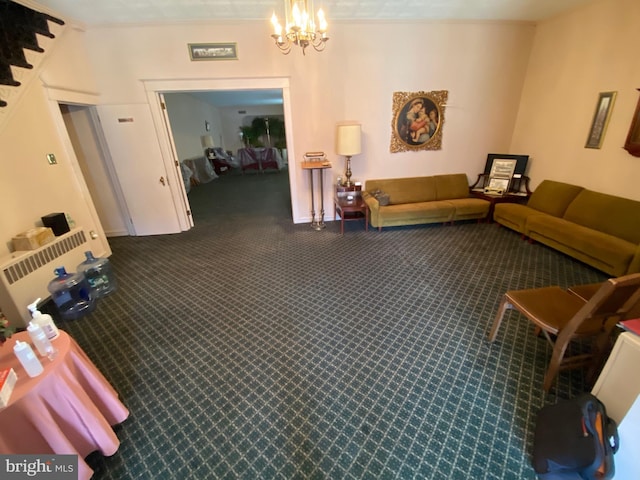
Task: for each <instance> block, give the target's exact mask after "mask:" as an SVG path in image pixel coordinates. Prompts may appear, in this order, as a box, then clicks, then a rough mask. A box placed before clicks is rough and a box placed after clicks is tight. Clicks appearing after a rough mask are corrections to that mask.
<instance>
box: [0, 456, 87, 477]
mask: <svg viewBox="0 0 640 480" xmlns="http://www.w3.org/2000/svg"><path fill="white" fill-rule="evenodd" d="M0 478H1V479H2V480H5V479H6V480H19V479H20V480H22V479H31V478H35V479H41V478H46V479H48V480H76V479H77V478H78V456H77V455H0Z"/></svg>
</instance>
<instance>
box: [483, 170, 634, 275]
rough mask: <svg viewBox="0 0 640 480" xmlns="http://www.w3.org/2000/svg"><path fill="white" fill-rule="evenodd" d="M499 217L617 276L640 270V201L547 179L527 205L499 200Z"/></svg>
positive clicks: (529, 235)
mask: <svg viewBox="0 0 640 480" xmlns="http://www.w3.org/2000/svg"><path fill="white" fill-rule="evenodd" d="M493 219H494V221H496V222H497V223H499V224H501V225H504V226H505V227H508V228H510V229H512V230H515V231H517V232H520V233H521V234H523V235H524V236H526V237H529V238H530V239H532V240H536V241H538V242H540V243H543V244H545V245H547V246H549V247H552V248H554V249H556V250H559V251H561V252H562V253H565V254H567V255H570V256H572V257H574V258H576V259H577V260H580V261H581V262H584V263H586V264H587V265H591V266H592V267H594V268H597V269H598V270H601V271H603V272H605V273H608V274H610V275H613V276H615V277H619V276H622V275H626V274H629V273H636V272H640V202H637V201H634V200H629V199H627V198H622V197H616V196H613V195H607V194H604V193H599V192H594V191H592V190H587V189H586V188H582V187H579V186H576V185H571V184H568V183H561V182H555V181H552V180H544V181H543V182H542V183H541V184H540V185H539V186H538V188H536V190H535V192H534V193H533V194H532V195H531V198H530V199H529V202H528V203H527V205H518V204H512V203H500V204H497V205H496V206H495V210H494V213H493Z"/></svg>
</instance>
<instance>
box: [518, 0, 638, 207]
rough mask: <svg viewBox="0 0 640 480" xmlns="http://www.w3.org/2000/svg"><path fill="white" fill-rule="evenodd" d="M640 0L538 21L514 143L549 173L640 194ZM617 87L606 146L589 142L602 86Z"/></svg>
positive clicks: (536, 174)
mask: <svg viewBox="0 0 640 480" xmlns="http://www.w3.org/2000/svg"><path fill="white" fill-rule="evenodd" d="M639 45H640V2H639V1H638V0H602V1H597V2H595V3H593V4H591V5H589V6H587V7H584V8H580V9H578V10H575V11H574V12H571V13H569V14H567V15H563V16H560V17H557V18H555V19H552V20H549V21H547V22H544V23H542V24H541V25H539V26H538V28H537V32H536V37H535V42H534V46H533V50H532V54H531V61H530V63H529V67H528V70H527V76H526V80H525V84H524V89H523V95H522V100H521V104H520V112H519V114H518V120H517V122H516V126H515V130H514V134H513V141H512V143H511V151H513V152H523V153H528V154H530V155H531V156H532V161H531V166H530V171H529V173H530V175H531V178H532V183H533V185H534V186H535V185H537V184H538V183H540V182H541V181H542V180H544V179H545V178H549V179H554V180H559V181H564V182H568V183H574V184H578V185H582V186H584V187H587V188H590V189H593V190H597V191H601V192H605V193H611V194H615V195H620V196H624V197H627V198H632V199H635V200H640V188H638V179H640V158H636V157H633V156H631V155H630V154H629V153H627V151H626V150H624V149H623V148H622V147H623V145H624V142H625V139H626V137H627V133H628V131H629V125H630V122H631V119H632V116H633V112H634V109H635V106H636V104H637V102H638V95H639V92H638V91H637V90H636V89H637V88H640V62H639V61H638V58H639V57H638V46H639ZM607 91H617V92H618V93H617V99H616V102H615V105H614V107H613V111H612V115H611V120H610V123H609V127H608V129H607V132H606V135H605V138H604V143H603V145H602V148H601V149H590V148H584V145H585V143H586V140H587V136H588V133H589V128H590V126H591V121H592V118H593V114H594V110H595V108H596V102H597V99H598V94H599V93H600V92H607Z"/></svg>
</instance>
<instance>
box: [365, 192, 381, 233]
mask: <svg viewBox="0 0 640 480" xmlns="http://www.w3.org/2000/svg"><path fill="white" fill-rule="evenodd" d="M362 199H363V200H364V201H365V203H366V204H367V206H368V207H369V221H370V222H371V225H372V226H374V227H379V226H380V220H379V214H380V202H378V199H377V198H376V197H374V196H373V195H371V194H370V193H369V192H367V191H365V192H362Z"/></svg>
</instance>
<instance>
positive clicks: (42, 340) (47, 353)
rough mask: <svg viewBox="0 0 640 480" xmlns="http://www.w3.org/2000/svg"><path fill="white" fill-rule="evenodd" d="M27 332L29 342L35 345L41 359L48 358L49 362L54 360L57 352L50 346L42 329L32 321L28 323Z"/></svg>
mask: <svg viewBox="0 0 640 480" xmlns="http://www.w3.org/2000/svg"><path fill="white" fill-rule="evenodd" d="M27 332H29V336H30V337H31V341H32V342H33V344H34V345H35V347H36V350H38V353H39V354H40V356H41V357H49V360H53V359H54V358H56V355H57V354H58V350H56V349H55V348H54V346H53V345H52V344H51V341H50V340H49V339H48V338H47V334H46V333H44V330H43V329H42V328H40V325H38V324H36V323H34V322H33V321H31V322H29V326H28V327H27Z"/></svg>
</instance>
